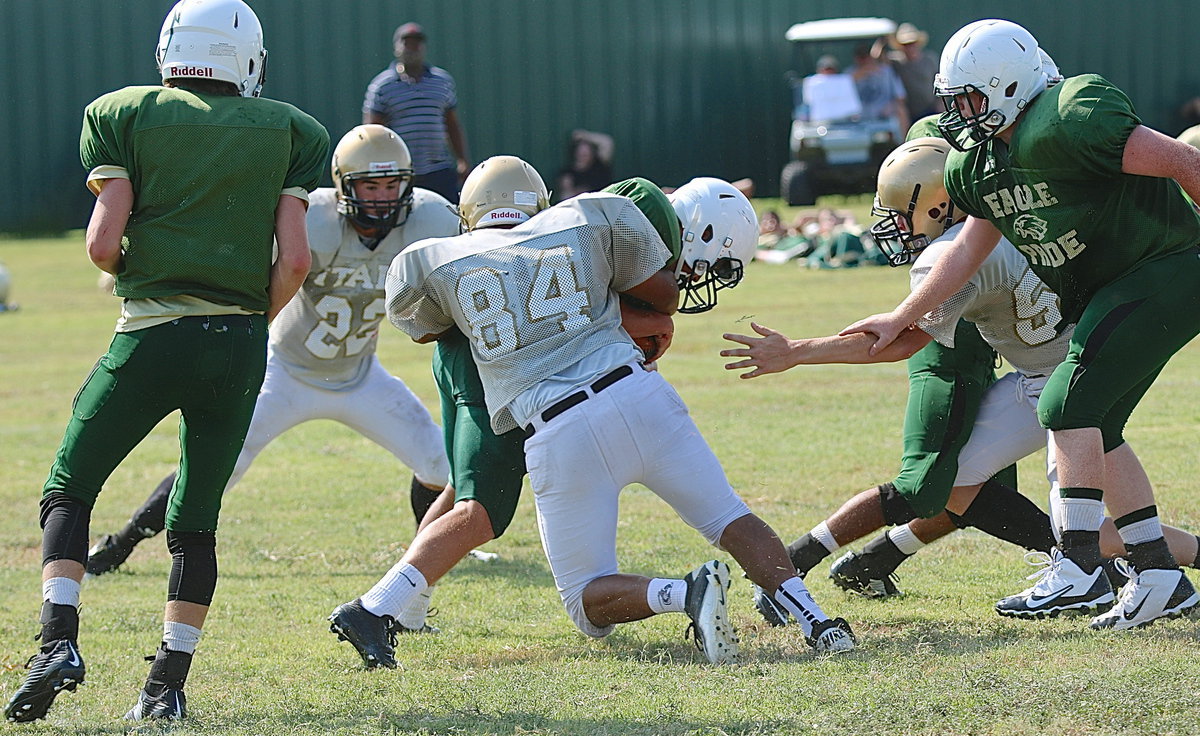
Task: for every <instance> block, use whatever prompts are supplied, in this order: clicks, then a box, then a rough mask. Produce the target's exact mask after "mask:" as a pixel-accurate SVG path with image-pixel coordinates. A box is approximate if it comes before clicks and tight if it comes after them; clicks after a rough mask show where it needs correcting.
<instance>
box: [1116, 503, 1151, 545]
mask: <svg viewBox="0 0 1200 736" xmlns="http://www.w3.org/2000/svg"><path fill="white" fill-rule="evenodd" d="M1113 524H1114V525H1115V526H1116V527H1117V531H1118V532H1120V533H1121V541H1122V542H1124V543H1125V548H1126V549H1129V547H1130V545H1134V544H1143V543H1145V542H1150V541H1153V540H1155V539H1162V536H1163V531H1162V523H1161V522H1160V521H1159V520H1158V507H1157V506H1154V505H1153V504H1152V505H1150V506H1147V507H1145V508H1141V509H1137V510H1136V511H1130V512H1129V513H1128V514H1125V515H1124V516H1120V517H1117V518H1116V519H1113Z"/></svg>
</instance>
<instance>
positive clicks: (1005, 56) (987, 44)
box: [933, 18, 1057, 151]
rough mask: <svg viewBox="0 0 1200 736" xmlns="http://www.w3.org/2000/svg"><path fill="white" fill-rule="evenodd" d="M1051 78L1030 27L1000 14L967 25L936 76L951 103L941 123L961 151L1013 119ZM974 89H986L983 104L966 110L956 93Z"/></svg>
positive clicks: (950, 46) (944, 97)
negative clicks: (960, 103)
mask: <svg viewBox="0 0 1200 736" xmlns="http://www.w3.org/2000/svg"><path fill="white" fill-rule="evenodd" d="M1045 58H1046V59H1049V58H1050V57H1049V56H1046V57H1045ZM1050 63H1051V65H1053V61H1051V62H1050ZM1055 70H1057V67H1055ZM1046 81H1047V70H1046V68H1045V65H1044V60H1043V55H1042V53H1041V51H1040V49H1039V48H1038V42H1037V39H1036V38H1034V37H1033V34H1031V33H1030V32H1029V31H1027V30H1025V29H1024V28H1022V27H1021V26H1019V25H1017V24H1016V23H1013V22H1011V21H1007V20H997V19H994V18H993V19H988V20H979V21H975V22H974V23H970V24H968V25H966V26H963V27H962V28H960V29H959V30H958V32H957V33H955V34H954V35H953V36H951V37H950V40H949V41H947V42H946V48H945V49H943V50H942V61H941V66H940V68H939V71H938V74H937V76H936V77H934V83H933V86H934V90H935V91H936V92H937V95H938V97H940V98H942V102H943V103H944V104H945V106H946V112H945V114H943V115H942V117H941V118H940V119H939V120H938V129H939V130H941V131H942V135H943V136H945V138H946V140H948V141H950V144H951V145H953V146H954V147H955V148H957V149H958V150H960V151H965V150H968V149H971V148H975V147H976V146H979V145H982V144H983V143H986V142H987V141H989V140H991V139H992V138H993V137H994V136H995V135H996V134H997V133H1000V132H1001V131H1003V130H1004V129H1005V128H1007V127H1008V126H1010V125H1012V124H1013V121H1015V120H1016V119H1017V116H1018V115H1020V114H1021V111H1022V110H1024V109H1025V107H1026V106H1027V105H1028V104H1029V103H1030V102H1031V101H1032V100H1033V98H1034V97H1037V96H1038V95H1039V94H1041V93H1042V91H1043V90H1045V89H1046ZM972 91H974V92H978V93H979V94H981V95H983V98H984V100H983V104H982V106H981V109H979V110H976V109H974V105H970V106H969V108H970V110H969V114H964V113H963V112H962V111H961V110H959V109H958V102H957V100H956V97H958V96H960V95H965V94H967V93H968V92H972ZM964 131H965V133H964Z"/></svg>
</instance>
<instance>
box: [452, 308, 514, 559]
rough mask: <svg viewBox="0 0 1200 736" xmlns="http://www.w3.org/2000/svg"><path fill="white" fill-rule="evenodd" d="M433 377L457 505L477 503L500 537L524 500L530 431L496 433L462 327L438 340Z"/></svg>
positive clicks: (496, 534) (494, 531) (493, 530)
mask: <svg viewBox="0 0 1200 736" xmlns="http://www.w3.org/2000/svg"><path fill="white" fill-rule="evenodd" d="M433 376H434V380H435V381H436V383H437V387H438V394H439V398H440V399H441V405H442V432H443V433H444V436H445V441H446V455H447V456H448V457H449V458H450V482H451V483H452V484H453V485H454V501H455V503H457V502H459V501H468V500H470V501H478V502H479V504H480V505H482V506H483V508H484V509H485V510H486V511H487V513H488V518H489V519H490V520H491V523H492V533H493V534H494V535H495V536H496V537H499V536H500V535H501V534H503V533H504V531H505V530H506V529H508V525H509V524H510V523H511V522H512V518H513V515H514V514H515V513H516V512H517V502H518V501H519V500H520V499H521V483H522V480H523V478H524V477H525V433H524V432H523V431H522V430H521V429H514V430H512V431H510V432H505V433H504V434H502V435H497V434H496V433H495V432H493V431H492V427H491V421H490V418H489V416H488V410H487V404H486V402H485V401H484V394H483V384H482V383H481V382H480V380H479V369H478V368H476V366H475V359H474V357H472V355H471V345H470V343H469V342H468V341H467V338H466V337H464V336H463V334H462V333H461V332H459V331H458V330H457V329H452V330H451V331H450V332H449V333H447V334H446V335H445V336H443V337H442V338H441V339H439V340H438V341H437V349H436V350H435V351H434V354H433Z"/></svg>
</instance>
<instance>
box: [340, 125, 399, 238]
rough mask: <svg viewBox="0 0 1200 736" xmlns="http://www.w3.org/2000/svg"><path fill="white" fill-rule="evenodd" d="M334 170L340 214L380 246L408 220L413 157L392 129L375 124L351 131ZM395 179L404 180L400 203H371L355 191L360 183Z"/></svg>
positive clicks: (391, 200) (389, 200)
mask: <svg viewBox="0 0 1200 736" xmlns="http://www.w3.org/2000/svg"><path fill="white" fill-rule="evenodd" d="M331 168H332V173H333V188H334V189H335V190H337V200H338V202H337V210H338V214H340V215H342V216H343V217H345V218H346V219H347V220H350V221H351V222H353V223H354V224H355V225H358V226H359V227H360V228H363V229H365V230H370V231H372V232H373V237H374V239H375V242H376V244H378V242H379V241H381V240H383V239H384V238H385V237H387V234H388V233H389V232H391V231H392V229H393V228H395V227H399V226H400V225H403V224H404V223H405V221H406V220H408V214H409V212H410V211H412V202H413V167H412V156H410V155H409V153H408V146H407V145H405V144H404V141H402V140H401V139H400V136H398V135H396V133H395V131H393V130H392V129H391V128H386V127H384V126H382V125H373V124H372V125H359V126H356V127H354V128H351V129H350V132H349V133H346V135H344V136H342V139H341V140H340V141H338V144H337V148H335V149H333V165H332V167H331ZM392 176H398V177H400V196H399V197H397V198H396V199H383V200H369V199H364V198H362V197H359V196H358V194H357V192H355V191H354V182H356V181H360V180H362V179H378V178H385V177H392Z"/></svg>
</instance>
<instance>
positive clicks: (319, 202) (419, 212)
mask: <svg viewBox="0 0 1200 736" xmlns="http://www.w3.org/2000/svg"><path fill="white" fill-rule="evenodd" d="M305 223H306V226H307V228H308V247H309V249H310V250H311V251H312V266H311V268H310V269H309V273H308V277H307V278H305V280H304V285H303V286H301V287H300V290H299V291H298V292H296V296H294V297H293V298H292V300H291V301H290V302H288V303H287V306H285V307H284V308H283V310H282V311H281V312H280V313H279V316H278V317H277V318H276V319H275V321H274V322H273V323H272V324H271V350H272V353H273V355H274V357H275V359H276V360H279V361H280V362H282V363H283V364H284V367H285V368H286V369H287V371H288V373H290V374H291V375H293V376H295V377H296V378H298V379H300V380H301V381H304V382H305V383H307V384H309V385H312V386H316V387H318V388H324V389H332V390H338V389H347V388H351V387H353V386H355V385H357V383H358V382H359V381H361V380H362V378H363V376H365V375H366V374H367V371H368V369H369V367H370V363H371V360H372V358H373V357H374V355H375V346H376V344H377V342H378V340H379V323H380V321H382V319H383V315H384V311H385V310H384V284H385V282H386V280H387V269H388V265H389V264H390V263H391V262H392V258H394V257H395V256H396V254H397V253H399V252H400V251H402V250H404V249H405V248H406V247H408V246H409V245H410V244H412V243H415V242H416V241H418V240H423V239H425V238H435V237H438V238H440V237H446V236H449V235H453V234H455V233H457V232H458V230H459V219H458V215H456V214H455V213H454V212H453V211H452V210H451V209H450V204H449V202H447V201H446V200H445V198H443V197H442V196H441V195H439V194H435V193H434V192H430V191H426V190H424V189H416V190H414V191H413V208H412V212H411V213H409V216H408V220H407V221H406V222H405V223H404V224H403V225H401V226H399V227H397V228H396V229H394V230H392V231H391V232H390V233H388V236H387V237H386V238H384V239H383V240H382V241H381V242H380V243H379V245H378V246H377V247H376V248H375V250H370V249H368V248H367V247H366V246H365V245H363V244H362V241H361V240H360V239H359V236H358V233H357V232H356V231H355V230H354V228H353V227H351V225H350V223H349V222H348V221H347V220H346V219H345V218H344V217H342V216H341V215H339V214H338V212H337V196H336V192H335V191H334V190H333V189H329V188H322V189H318V190H316V191H314V192H313V193H312V194H310V195H309V205H308V214H307V215H306V217H305Z"/></svg>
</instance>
